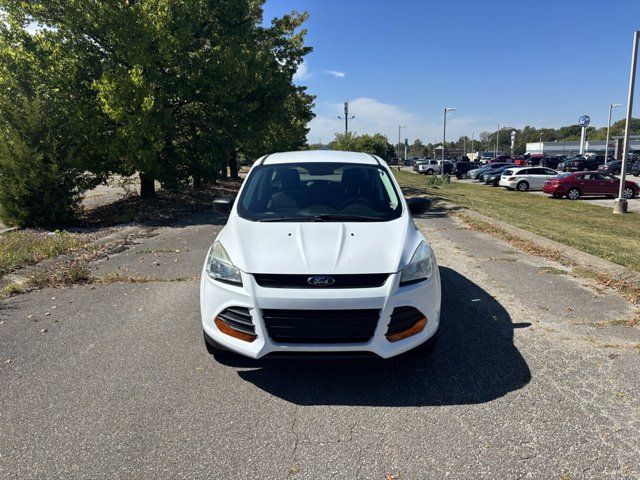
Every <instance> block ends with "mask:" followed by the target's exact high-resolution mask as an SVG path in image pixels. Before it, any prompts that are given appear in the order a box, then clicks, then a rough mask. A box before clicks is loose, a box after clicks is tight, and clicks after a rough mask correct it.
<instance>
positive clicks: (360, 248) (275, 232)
mask: <svg viewBox="0 0 640 480" xmlns="http://www.w3.org/2000/svg"><path fill="white" fill-rule="evenodd" d="M422 239H423V237H422V235H421V234H420V233H419V232H418V230H417V229H416V227H415V225H414V223H413V222H412V221H411V220H410V219H409V218H408V217H407V216H406V215H403V216H402V217H400V218H398V219H396V220H392V221H389V222H348V223H347V222H252V221H249V220H245V219H243V218H240V217H238V216H236V215H234V216H232V217H230V218H229V221H228V223H227V225H226V226H225V228H224V229H223V230H222V231H221V232H220V235H219V236H218V240H219V241H220V242H221V243H222V245H223V246H224V247H225V249H226V251H227V253H228V254H229V256H230V258H231V261H232V262H233V263H234V265H236V266H237V267H238V268H239V269H240V270H243V271H244V272H247V273H273V274H335V275H337V274H349V273H392V272H397V271H399V270H400V269H401V268H402V267H404V265H406V264H407V263H408V262H409V261H410V259H411V256H412V255H413V252H414V251H415V249H416V247H417V246H418V244H419V243H420V241H422Z"/></svg>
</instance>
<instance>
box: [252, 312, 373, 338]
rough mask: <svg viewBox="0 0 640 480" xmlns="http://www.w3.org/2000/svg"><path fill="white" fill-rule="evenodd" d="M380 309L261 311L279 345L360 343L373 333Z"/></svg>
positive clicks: (268, 330) (268, 328) (268, 329)
mask: <svg viewBox="0 0 640 480" xmlns="http://www.w3.org/2000/svg"><path fill="white" fill-rule="evenodd" d="M379 316H380V310H375V309H367V310H269V309H267V310H262V317H263V319H264V323H265V326H266V327H267V332H268V333H269V336H270V337H271V339H272V340H273V341H274V342H278V343H361V342H366V341H368V340H369V339H370V338H371V337H373V334H374V332H375V330H376V326H377V324H378V318H379Z"/></svg>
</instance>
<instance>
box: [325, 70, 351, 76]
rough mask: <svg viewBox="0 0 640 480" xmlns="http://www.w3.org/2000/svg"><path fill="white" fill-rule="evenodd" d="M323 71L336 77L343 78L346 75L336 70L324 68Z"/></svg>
mask: <svg viewBox="0 0 640 480" xmlns="http://www.w3.org/2000/svg"><path fill="white" fill-rule="evenodd" d="M324 73H326V74H327V75H333V76H334V77H336V78H344V77H346V76H347V74H346V73H344V72H339V71H338V70H325V71H324Z"/></svg>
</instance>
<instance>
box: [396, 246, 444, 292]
mask: <svg viewBox="0 0 640 480" xmlns="http://www.w3.org/2000/svg"><path fill="white" fill-rule="evenodd" d="M435 264H436V261H435V259H434V258H433V252H432V251H431V249H430V248H429V247H428V246H427V243H426V242H422V243H421V244H420V245H418V248H416V251H415V252H414V254H413V257H412V258H411V261H410V262H409V265H407V266H406V267H404V269H403V270H402V276H401V277H400V286H403V285H410V284H412V283H417V282H421V281H422V280H426V279H427V278H429V277H431V275H433V269H434V268H435Z"/></svg>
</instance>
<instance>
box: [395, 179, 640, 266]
mask: <svg viewBox="0 0 640 480" xmlns="http://www.w3.org/2000/svg"><path fill="white" fill-rule="evenodd" d="M394 173H395V175H396V178H397V179H398V182H400V185H401V186H402V188H403V189H406V190H407V191H408V192H409V193H411V192H412V190H418V191H420V192H422V193H424V194H426V195H428V196H430V197H432V198H434V199H442V200H446V201H448V202H451V203H453V204H455V205H458V206H460V207H465V208H468V209H470V210H475V211H476V212H479V213H482V214H484V215H487V216H489V217H493V218H496V219H498V220H502V221H503V222H506V223H509V224H511V225H514V226H516V227H520V228H523V229H525V230H529V231H530V232H533V233H536V234H538V235H542V236H543V237H546V238H549V239H551V240H555V241H557V242H560V243H564V244H565V245H569V246H571V247H574V248H577V249H578V250H582V251H583V252H587V253H591V254H592V255H596V256H598V257H601V258H605V259H607V260H609V261H611V262H615V263H618V264H620V265H624V266H626V267H629V268H632V269H634V270H637V271H640V215H638V214H637V213H629V214H627V215H613V214H612V213H611V212H612V210H613V209H612V208H604V207H599V206H597V205H591V204H588V203H586V202H583V201H580V200H578V201H570V200H566V199H561V200H555V199H552V198H548V197H546V196H538V195H531V194H527V193H520V192H514V191H509V190H506V189H504V188H491V187H484V186H481V185H473V184H467V183H451V184H448V185H444V186H441V187H437V188H435V187H429V186H427V180H428V177H425V176H423V175H416V174H415V173H409V172H394Z"/></svg>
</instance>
